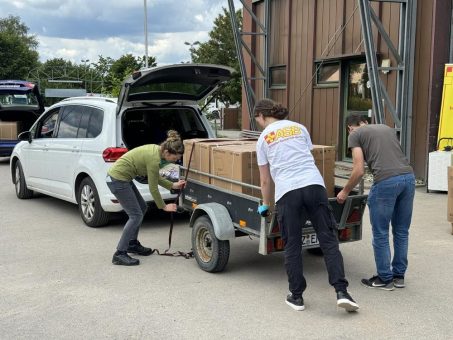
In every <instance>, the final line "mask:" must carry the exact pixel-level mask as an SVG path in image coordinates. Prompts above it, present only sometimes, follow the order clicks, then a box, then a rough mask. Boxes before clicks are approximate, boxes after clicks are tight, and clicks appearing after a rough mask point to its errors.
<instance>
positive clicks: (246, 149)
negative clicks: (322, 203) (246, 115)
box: [184, 139, 335, 197]
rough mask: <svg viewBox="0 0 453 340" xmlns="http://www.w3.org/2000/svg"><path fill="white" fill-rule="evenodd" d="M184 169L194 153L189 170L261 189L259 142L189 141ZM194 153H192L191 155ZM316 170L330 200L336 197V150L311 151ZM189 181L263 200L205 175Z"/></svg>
mask: <svg viewBox="0 0 453 340" xmlns="http://www.w3.org/2000/svg"><path fill="white" fill-rule="evenodd" d="M184 147H185V152H184V166H185V167H187V166H188V163H189V159H190V155H191V153H192V159H191V162H190V169H192V170H198V171H201V172H204V173H209V174H212V175H215V176H218V177H223V178H227V179H231V180H234V181H237V182H242V183H247V184H251V185H254V186H257V187H259V186H260V174H259V170H258V164H257V160H256V140H250V139H189V140H185V141H184ZM192 149H193V152H192ZM312 154H313V157H314V159H315V163H316V166H317V167H318V169H319V171H320V172H321V175H322V176H323V178H324V182H325V184H326V189H327V194H328V196H329V197H334V195H335V181H334V171H335V147H333V146H324V145H314V149H313V151H312ZM189 178H190V179H194V180H197V181H200V182H203V183H209V184H212V185H214V186H217V187H220V188H224V189H228V190H231V191H233V192H240V193H243V194H247V195H251V196H255V197H261V191H260V190H258V189H253V188H248V187H245V186H242V185H240V184H235V183H232V182H228V181H224V180H222V179H219V178H210V177H209V176H206V175H203V174H196V173H194V172H190V173H189Z"/></svg>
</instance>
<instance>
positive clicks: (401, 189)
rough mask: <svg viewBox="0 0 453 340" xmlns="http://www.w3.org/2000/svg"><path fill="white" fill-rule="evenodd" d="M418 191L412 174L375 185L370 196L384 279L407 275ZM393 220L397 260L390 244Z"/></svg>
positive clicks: (376, 251)
mask: <svg viewBox="0 0 453 340" xmlns="http://www.w3.org/2000/svg"><path fill="white" fill-rule="evenodd" d="M414 194H415V177H414V174H412V173H411V174H404V175H399V176H394V177H390V178H386V179H384V180H382V181H380V182H378V183H375V184H373V186H372V187H371V190H370V193H369V195H368V208H369V210H370V221H371V227H372V231H373V249H374V260H375V262H376V269H377V274H378V275H379V278H380V279H381V280H382V281H384V282H390V281H391V280H392V279H393V278H394V277H400V278H404V274H405V273H406V269H407V251H408V245H409V226H410V224H411V218H412V207H413V202H414ZM390 222H392V234H393V251H394V254H393V260H392V258H391V252H390V245H389V224H390Z"/></svg>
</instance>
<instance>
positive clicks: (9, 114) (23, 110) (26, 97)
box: [0, 80, 44, 121]
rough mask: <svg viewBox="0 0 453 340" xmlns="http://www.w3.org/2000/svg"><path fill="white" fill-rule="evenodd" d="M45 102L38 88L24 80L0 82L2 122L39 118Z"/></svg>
mask: <svg viewBox="0 0 453 340" xmlns="http://www.w3.org/2000/svg"><path fill="white" fill-rule="evenodd" d="M43 112H44V101H43V98H42V97H41V95H40V93H39V89H38V86H37V85H35V84H33V83H30V82H28V81H23V80H0V120H9V121H20V120H26V119H30V118H32V117H30V114H31V115H33V116H34V117H33V118H35V119H36V118H37V117H39V115H40V114H41V113H43Z"/></svg>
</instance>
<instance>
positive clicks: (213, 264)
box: [192, 215, 230, 273]
mask: <svg viewBox="0 0 453 340" xmlns="http://www.w3.org/2000/svg"><path fill="white" fill-rule="evenodd" d="M192 249H193V253H194V256H195V259H196V260H197V263H198V265H199V266H200V268H201V269H203V270H204V271H207V272H210V273H215V272H221V271H223V270H224V269H225V266H226V265H227V263H228V258H229V257H230V242H229V241H228V240H226V241H222V240H219V239H218V238H217V237H216V236H215V233H214V227H213V226H212V222H211V220H210V219H209V217H208V216H206V215H203V216H200V217H198V218H197V219H196V220H195V223H194V224H193V228H192Z"/></svg>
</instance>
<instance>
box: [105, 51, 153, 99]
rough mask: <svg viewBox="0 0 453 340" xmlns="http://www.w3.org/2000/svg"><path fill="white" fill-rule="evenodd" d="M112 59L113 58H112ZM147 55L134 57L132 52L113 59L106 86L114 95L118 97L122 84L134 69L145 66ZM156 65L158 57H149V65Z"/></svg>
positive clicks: (106, 78)
mask: <svg viewBox="0 0 453 340" xmlns="http://www.w3.org/2000/svg"><path fill="white" fill-rule="evenodd" d="M110 59H111V58H110ZM145 60H146V59H145V57H144V56H143V57H134V56H133V55H132V54H125V55H123V56H121V57H120V58H119V59H117V60H113V59H111V60H110V61H112V63H111V64H110V67H109V71H108V73H107V76H106V77H105V87H106V90H107V91H108V92H110V94H111V95H112V96H113V97H117V96H118V95H119V92H120V90H121V84H122V83H123V81H124V80H125V79H126V78H127V77H128V76H130V75H131V74H132V73H133V72H134V71H137V70H140V69H141V68H143V67H144V66H145ZM154 66H156V58H154V57H148V67H154Z"/></svg>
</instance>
